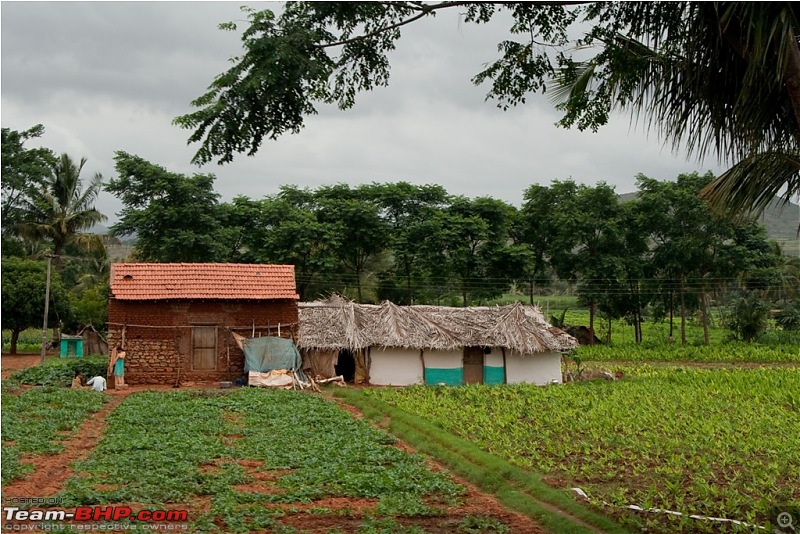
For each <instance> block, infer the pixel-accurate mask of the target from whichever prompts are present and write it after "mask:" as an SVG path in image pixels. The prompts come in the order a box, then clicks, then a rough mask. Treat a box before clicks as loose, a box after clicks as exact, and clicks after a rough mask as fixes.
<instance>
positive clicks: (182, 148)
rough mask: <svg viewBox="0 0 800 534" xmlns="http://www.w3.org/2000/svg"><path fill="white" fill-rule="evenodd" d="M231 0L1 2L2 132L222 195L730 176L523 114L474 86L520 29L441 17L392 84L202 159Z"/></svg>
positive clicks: (96, 166)
mask: <svg viewBox="0 0 800 534" xmlns="http://www.w3.org/2000/svg"><path fill="white" fill-rule="evenodd" d="M241 5H249V6H251V7H254V8H257V9H262V8H272V9H276V8H277V9H279V8H280V4H274V3H263V2H262V3H246V2H242V1H230V2H7V1H4V2H2V5H1V6H0V11H1V12H0V16H1V21H2V33H1V36H2V80H1V82H2V108H0V109H1V112H2V126H3V127H4V128H11V129H13V130H24V129H27V128H29V127H31V126H33V125H34V124H43V125H44V127H45V131H46V133H45V136H44V137H43V138H42V139H41V141H40V142H38V143H31V144H30V146H35V145H36V144H41V145H44V146H47V147H49V148H51V149H53V150H54V151H56V152H57V153H62V152H67V153H69V154H70V155H71V156H72V157H73V158H74V159H79V158H81V157H86V158H87V159H88V163H87V165H86V167H85V168H84V173H86V176H87V177H88V176H90V175H92V174H94V173H96V172H99V173H102V174H103V176H104V177H105V178H106V179H108V178H111V177H113V176H114V175H115V173H114V164H113V163H114V162H113V155H114V152H115V151H117V150H123V151H125V152H128V153H131V154H136V155H139V156H141V157H143V158H145V159H146V160H148V161H151V162H153V163H156V164H158V165H161V166H163V167H166V168H167V169H169V170H170V171H174V172H180V173H184V174H193V173H196V172H202V173H214V174H215V175H216V177H217V180H216V182H215V188H216V190H217V192H219V193H220V194H221V195H222V198H223V199H224V200H229V199H231V198H233V197H234V196H236V195H240V194H242V195H247V196H249V197H251V198H261V197H263V196H264V195H268V194H272V193H275V192H277V190H278V187H279V186H280V185H281V184H297V185H299V186H308V187H312V188H313V187H317V186H319V185H323V184H332V183H337V182H346V183H349V184H352V185H356V184H359V183H367V182H372V181H399V180H405V181H409V182H412V183H419V184H423V183H437V184H441V185H443V186H444V187H445V188H446V189H447V190H448V191H449V192H451V193H454V194H463V195H467V196H470V197H475V196H481V195H489V196H493V197H496V198H501V199H503V200H506V201H508V202H511V203H513V204H515V205H519V203H520V201H521V196H522V192H523V191H524V190H525V188H526V187H527V186H528V185H530V184H532V183H541V184H549V183H550V181H551V180H553V179H567V178H573V179H574V180H576V181H578V182H585V183H588V184H594V183H596V182H598V181H605V182H608V183H610V184H614V185H616V189H617V191H618V192H620V193H624V192H629V191H632V190H634V189H635V175H636V174H637V173H640V172H641V173H644V174H646V175H648V176H651V177H654V178H659V179H665V180H666V179H674V178H675V176H677V174H679V173H681V172H691V171H694V170H700V171H704V170H707V169H711V170H714V171H716V170H718V167H717V165H716V162H715V161H713V160H712V161H706V162H704V163H702V164H699V163H697V162H696V161H693V160H692V161H687V159H686V157H685V156H684V155H683V154H673V153H672V152H671V150H670V149H669V148H668V147H666V148H665V147H663V145H662V143H661V140H660V139H658V138H657V137H655V136H653V135H651V136H649V137H648V136H647V135H646V134H645V132H644V131H642V130H641V129H638V130H637V129H631V128H630V125H629V121H628V118H627V117H624V116H620V117H619V118H617V119H615V120H614V121H612V123H611V124H609V125H608V126H606V127H605V128H603V129H601V130H600V131H599V132H597V133H592V132H579V131H578V130H564V129H561V128H558V127H556V126H555V125H554V123H555V122H556V121H557V120H558V118H559V115H558V113H557V112H556V111H555V109H554V108H553V105H552V103H550V101H549V100H548V99H547V98H545V97H541V96H536V97H532V98H531V99H529V102H528V104H527V105H525V106H522V107H518V108H516V109H512V110H510V111H505V112H504V111H501V110H499V109H498V108H497V107H496V106H495V104H494V103H492V102H487V101H485V100H484V96H485V93H486V91H487V88H486V87H475V86H473V85H472V84H471V82H470V79H471V78H472V76H473V75H475V74H476V73H477V72H478V71H480V70H481V67H482V65H483V64H485V63H487V62H490V61H492V60H493V59H494V58H495V57H496V56H497V52H496V44H497V43H498V42H499V41H500V40H502V39H504V38H505V37H506V31H505V30H506V29H507V26H506V25H503V24H499V23H498V24H495V23H493V24H490V25H487V26H481V27H477V26H474V25H467V24H464V23H463V21H461V19H460V16H459V13H458V12H456V11H452V12H450V13H440V14H439V15H438V16H437V17H436V19H435V20H430V21H423V22H421V23H417V24H415V25H412V26H410V27H407V29H406V30H405V32H404V38H403V39H402V40H401V41H400V44H399V47H398V49H397V50H396V51H395V52H394V54H393V55H392V57H391V65H392V79H391V81H390V86H389V87H388V88H381V89H377V90H375V91H373V92H371V93H367V94H362V95H360V96H359V97H358V101H357V104H356V107H355V108H354V109H352V110H349V111H344V112H342V111H339V110H337V109H335V108H332V107H330V108H329V107H322V108H320V114H319V115H318V116H315V117H312V118H310V119H309V120H308V121H307V124H306V128H305V129H304V130H303V131H302V132H301V133H300V134H298V135H288V136H286V137H284V138H281V139H280V140H278V141H276V142H267V143H266V144H265V145H263V146H262V148H261V150H260V151H259V153H258V155H257V156H255V157H247V156H246V155H241V156H239V157H238V158H237V159H236V160H235V161H234V162H233V163H232V164H227V165H225V166H218V165H216V164H209V165H206V166H204V167H196V166H193V165H191V164H190V160H191V158H192V155H193V154H194V152H195V151H196V149H197V146H191V145H187V139H188V137H189V131H187V130H181V129H180V128H178V127H176V126H173V125H172V124H171V123H172V119H173V118H175V117H176V116H178V115H182V114H185V113H188V112H190V111H192V108H191V106H190V104H189V103H190V101H192V100H193V99H194V98H196V97H198V96H200V95H201V94H202V93H203V92H204V90H205V89H206V87H207V86H208V85H209V83H210V82H211V81H212V79H213V78H214V76H216V75H217V74H219V73H221V72H223V71H224V70H226V69H227V68H228V66H229V65H230V64H229V62H228V59H229V58H230V57H232V56H234V55H236V54H237V53H239V51H240V50H241V47H240V36H239V33H237V32H228V31H222V30H219V29H218V27H217V26H218V24H219V23H221V22H227V21H241V24H240V25H239V31H240V32H241V30H242V29H244V28H245V27H246V25H245V24H244V22H245V20H244V19H245V17H244V15H243V14H242V13H241V11H240V9H239V8H240V6H241ZM120 207H121V204H120V203H119V201H118V200H117V199H115V198H114V197H112V196H111V195H109V194H107V193H103V195H102V196H101V198H100V199H99V202H98V208H99V209H100V210H101V211H103V212H104V213H106V214H107V215H108V216H109V218H110V221H111V222H113V221H114V220H115V219H116V217H115V213H116V212H117V211H118V210H119V209H120Z"/></svg>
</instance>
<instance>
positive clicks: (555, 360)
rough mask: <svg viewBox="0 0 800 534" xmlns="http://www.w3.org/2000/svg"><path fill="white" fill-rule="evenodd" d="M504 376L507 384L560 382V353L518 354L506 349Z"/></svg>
mask: <svg viewBox="0 0 800 534" xmlns="http://www.w3.org/2000/svg"><path fill="white" fill-rule="evenodd" d="M506 377H507V380H508V383H509V384H520V383H523V382H524V383H528V384H538V385H544V384H550V383H553V382H556V383H559V384H560V383H561V354H560V353H558V352H545V353H542V354H531V355H529V356H520V355H519V354H517V353H515V352H511V351H506Z"/></svg>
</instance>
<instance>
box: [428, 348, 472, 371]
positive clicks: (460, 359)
mask: <svg viewBox="0 0 800 534" xmlns="http://www.w3.org/2000/svg"><path fill="white" fill-rule="evenodd" d="M423 357H424V358H425V367H427V368H428V369H460V368H461V367H463V366H464V349H460V348H459V349H455V350H426V351H425V352H424V354H423Z"/></svg>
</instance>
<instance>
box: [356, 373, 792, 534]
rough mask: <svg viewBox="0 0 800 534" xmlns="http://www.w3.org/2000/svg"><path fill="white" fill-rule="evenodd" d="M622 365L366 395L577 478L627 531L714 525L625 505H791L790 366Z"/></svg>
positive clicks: (569, 483) (749, 510) (761, 510)
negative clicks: (595, 374) (565, 376)
mask: <svg viewBox="0 0 800 534" xmlns="http://www.w3.org/2000/svg"><path fill="white" fill-rule="evenodd" d="M628 372H629V374H628V376H627V377H626V378H625V379H623V380H620V381H616V382H606V381H599V382H584V383H576V384H569V385H562V386H550V387H536V386H526V385H520V386H501V387H498V386H465V387H457V388H447V387H430V386H427V387H421V386H420V387H416V386H415V387H408V388H403V389H395V388H381V389H372V390H365V391H364V394H365V395H367V396H374V397H376V398H379V399H381V400H383V401H385V402H387V403H389V404H390V405H392V406H396V407H399V408H401V409H403V410H405V411H408V412H410V413H411V414H414V415H415V416H418V417H422V418H425V419H427V420H430V421H432V422H434V423H435V424H437V425H439V426H440V427H441V428H442V429H443V430H444V431H448V432H452V433H453V434H456V435H458V436H460V437H462V438H464V439H467V440H470V441H472V442H474V443H475V444H477V445H478V446H479V447H480V448H482V449H484V450H486V451H489V452H491V453H493V454H496V455H498V456H500V457H502V458H505V459H507V460H508V461H510V462H511V463H512V464H515V465H518V466H521V467H524V468H526V469H529V470H531V471H532V472H535V473H540V474H542V476H543V478H544V480H546V481H548V482H550V483H551V484H553V485H555V486H556V487H561V488H564V491H568V489H569V488H573V487H579V488H581V489H583V490H584V491H585V492H586V493H587V494H588V495H589V497H590V499H591V502H593V503H594V504H596V505H597V506H598V507H600V508H601V509H602V510H603V511H604V512H605V513H607V514H611V515H613V516H615V517H617V518H618V520H619V521H620V522H621V523H622V524H623V525H625V526H628V527H633V528H635V529H640V528H641V529H646V530H647V531H648V532H676V531H683V532H696V531H712V532H716V531H719V530H720V528H721V527H720V526H719V524H716V525H711V524H710V523H706V522H702V521H697V520H692V519H688V518H686V517H685V516H684V517H682V518H680V517H677V516H674V515H668V514H655V513H652V514H649V513H644V512H634V511H630V510H627V509H625V508H623V506H625V505H628V504H633V505H637V506H641V507H643V508H651V507H655V508H663V509H668V510H674V511H679V512H682V513H684V514H699V515H704V516H713V517H724V518H730V519H737V520H742V521H746V522H748V523H756V524H762V525H763V524H765V523H767V522H768V521H769V520H770V514H771V513H772V512H773V511H774V510H775V509H776V507H778V506H789V505H792V504H793V505H797V503H800V369H798V368H786V369H750V370H748V369H721V370H706V369H686V368H678V367H672V368H670V367H658V368H656V367H652V366H648V365H638V366H631V367H629V368H628ZM576 498H577V497H576ZM604 502H605V503H608V504H607V505H606V504H603V503H604ZM725 528H726V529H727V528H734V527H730V525H728V526H726V527H725ZM724 531H729V530H724Z"/></svg>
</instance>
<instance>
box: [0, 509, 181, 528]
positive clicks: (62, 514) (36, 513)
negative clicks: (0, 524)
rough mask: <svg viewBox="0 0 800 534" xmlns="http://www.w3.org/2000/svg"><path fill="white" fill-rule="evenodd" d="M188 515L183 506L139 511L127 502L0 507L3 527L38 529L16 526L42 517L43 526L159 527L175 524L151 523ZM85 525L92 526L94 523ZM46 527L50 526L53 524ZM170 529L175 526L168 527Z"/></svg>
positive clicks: (173, 519) (169, 520) (178, 519)
mask: <svg viewBox="0 0 800 534" xmlns="http://www.w3.org/2000/svg"><path fill="white" fill-rule="evenodd" d="M188 518H189V513H188V512H187V511H186V510H139V511H138V512H134V511H133V509H132V508H131V507H130V506H78V507H77V508H75V511H74V512H68V511H67V510H23V509H21V508H19V507H17V506H4V507H3V519H4V520H5V521H4V522H5V525H6V529H9V528H10V529H11V530H37V529H36V528H29V529H23V528H18V527H26V526H33V525H29V524H26V523H28V522H32V521H41V522H42V523H41V525H42V526H44V524H45V522H47V523H49V524H50V525H52V524H53V522H56V523H57V522H60V521H64V522H66V521H69V522H80V521H84V522H87V521H125V522H129V521H139V522H143V523H144V525H142V529H143V530H151V529H152V530H162V529H161V528H160V527H161V526H171V527H174V526H176V525H155V524H150V523H156V522H167V523H176V522H186V521H187V520H188ZM12 522H13V523H12ZM14 523H17V524H14ZM20 523H21V524H20ZM72 526H74V525H72ZM86 526H88V527H92V526H97V525H86ZM182 526H185V525H182ZM45 530H52V528H48V529H45ZM78 530H88V529H78ZM169 530H174V529H173V528H170V529H169Z"/></svg>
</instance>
